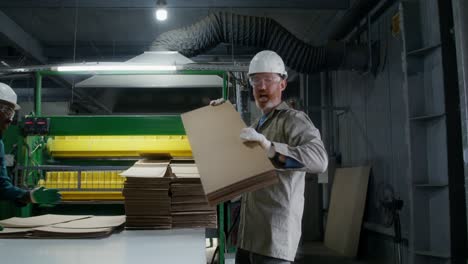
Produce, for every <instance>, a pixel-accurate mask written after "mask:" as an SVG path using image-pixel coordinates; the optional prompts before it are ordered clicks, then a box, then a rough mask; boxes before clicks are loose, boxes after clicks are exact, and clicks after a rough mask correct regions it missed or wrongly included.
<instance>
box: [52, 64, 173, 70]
mask: <svg viewBox="0 0 468 264" xmlns="http://www.w3.org/2000/svg"><path fill="white" fill-rule="evenodd" d="M175 70H176V66H175V65H79V66H58V67H57V71H59V72H83V71H91V72H93V71H175Z"/></svg>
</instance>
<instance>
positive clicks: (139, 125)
mask: <svg viewBox="0 0 468 264" xmlns="http://www.w3.org/2000/svg"><path fill="white" fill-rule="evenodd" d="M65 74H74V75H157V74H177V75H179V74H182V75H216V76H220V77H222V78H223V87H222V97H223V98H227V89H228V88H227V87H228V80H227V76H228V75H227V72H225V71H213V70H178V71H177V72H175V73H174V72H164V71H159V70H145V71H137V72H134V71H132V72H128V71H111V72H108V71H106V72H96V71H93V72H91V71H79V72H78V71H77V72H73V71H72V72H59V71H56V70H50V69H47V70H43V69H40V70H37V71H36V72H35V77H36V88H35V109H34V110H35V114H34V115H33V116H28V117H26V118H25V119H24V120H22V121H21V122H20V124H19V127H11V128H10V129H11V131H10V134H11V135H10V137H9V139H8V142H11V141H12V140H13V141H14V138H15V137H17V139H16V140H17V142H18V143H17V153H16V154H17V166H16V168H17V169H16V171H15V172H14V174H15V177H16V182H18V183H19V185H22V186H25V187H28V188H34V187H37V186H39V185H42V186H45V187H49V188H58V189H60V190H61V193H62V196H63V198H64V201H63V203H61V204H59V205H57V206H56V207H53V208H35V207H33V206H31V205H29V206H26V207H24V208H21V209H20V212H19V213H18V215H21V216H30V215H34V214H35V213H36V212H37V211H38V210H39V211H40V212H41V213H43V212H56V213H57V212H60V213H64V212H72V213H74V212H76V213H83V211H81V210H89V209H90V208H92V209H91V210H98V211H99V212H100V213H103V212H104V213H109V212H111V213H112V212H113V213H123V202H122V199H121V188H122V182H118V180H117V179H116V175H117V174H118V172H119V171H122V170H125V169H126V168H128V167H130V166H131V165H132V164H133V163H134V162H135V161H136V160H137V158H124V159H122V158H118V156H119V153H120V152H119V151H122V150H117V152H113V153H114V154H109V153H110V152H105V153H104V154H103V152H99V153H98V154H96V156H95V157H89V156H88V157H86V158H85V157H80V156H79V155H78V157H79V158H70V157H73V155H74V153H75V154H76V153H77V152H73V151H75V150H74V149H73V147H75V148H79V147H80V146H81V145H83V144H89V145H90V146H93V147H96V148H99V146H100V145H102V143H103V141H105V140H110V142H107V143H106V144H107V145H106V146H109V149H111V146H114V145H115V144H114V143H115V142H122V140H127V141H125V144H127V145H135V144H136V143H135V144H134V142H130V143H129V141H128V140H139V141H138V142H139V143H140V144H141V143H142V142H141V140H143V142H144V140H147V142H148V140H149V141H151V142H152V141H158V140H163V141H164V142H165V143H167V144H169V145H168V146H169V147H170V146H180V145H181V144H182V145H183V144H187V139H186V136H185V130H184V128H183V124H182V121H181V118H180V116H179V115H137V116H135V115H132V116H122V115H118V116H111V115H109V116H50V117H47V116H42V115H41V112H42V101H41V90H42V78H43V77H44V76H51V75H65ZM109 138H110V139H109ZM129 138H130V139H129ZM68 139H73V140H68ZM100 139H105V140H100ZM60 140H62V141H60ZM77 140H78V141H77ZM80 140H84V141H80ZM112 140H114V141H112ZM119 140H120V141H119ZM70 142H72V144H74V145H69V144H70ZM90 142H92V143H90ZM113 142H114V143H113ZM59 143H60V144H62V145H59ZM54 144H55V145H54ZM67 144H68V145H67ZM125 144H122V145H125ZM171 144H173V145H171ZM174 144H175V145H174ZM144 145H145V146H146V145H148V144H144ZM57 146H58V147H57ZM60 146H61V147H64V146H65V148H68V150H70V151H68V152H60V151H57V153H60V154H57V155H54V154H53V153H52V154H51V148H52V147H57V149H59V147H60ZM70 146H71V147H70ZM7 151H8V143H7ZM97 151H99V150H97ZM101 151H102V149H101ZM112 151H114V150H112ZM178 151H182V152H183V150H180V149H178ZM182 152H181V153H182ZM115 153H117V154H115ZM108 154H109V156H108V158H103V156H106V155H108ZM140 154H141V153H140ZM67 155H69V156H67ZM181 155H183V154H181ZM93 175H94V176H93ZM96 175H97V176H96ZM93 177H97V179H99V180H98V181H90V179H91V178H93ZM86 179H87V180H88V181H87V182H86ZM102 179H104V180H106V179H110V181H108V182H107V183H108V185H101V183H102V182H101V180H102ZM54 184H55V185H54ZM77 208H78V209H77ZM83 208H84V209H83ZM217 209H218V229H217V230H216V232H215V235H214V237H217V238H218V241H219V242H218V243H219V259H220V262H219V263H224V253H225V251H226V237H225V234H226V233H227V232H226V231H227V227H228V226H230V223H229V222H230V217H227V223H226V222H225V219H226V215H225V213H226V209H227V210H229V209H228V208H227V207H226V205H225V204H220V205H218V208H217ZM109 210H110V211H109ZM99 212H89V211H86V213H96V214H99ZM231 250H232V249H231Z"/></svg>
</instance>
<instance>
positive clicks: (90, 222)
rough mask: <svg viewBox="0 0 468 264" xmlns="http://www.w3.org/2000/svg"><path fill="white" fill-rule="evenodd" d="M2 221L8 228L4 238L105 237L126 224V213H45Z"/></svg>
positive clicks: (3, 234)
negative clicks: (101, 214) (116, 214)
mask: <svg viewBox="0 0 468 264" xmlns="http://www.w3.org/2000/svg"><path fill="white" fill-rule="evenodd" d="M1 222H2V224H6V225H7V226H8V227H7V228H5V229H4V230H3V231H0V238H101V237H105V236H109V235H110V234H112V232H113V231H114V230H115V229H117V228H118V227H120V226H122V225H123V224H124V223H125V216H123V215H119V216H92V215H41V216H33V217H25V218H20V217H12V218H9V219H6V220H3V221H1ZM20 226H22V227H23V228H20ZM26 226H28V227H27V228H25V227H26Z"/></svg>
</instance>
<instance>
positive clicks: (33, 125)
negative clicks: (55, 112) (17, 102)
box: [23, 117, 50, 136]
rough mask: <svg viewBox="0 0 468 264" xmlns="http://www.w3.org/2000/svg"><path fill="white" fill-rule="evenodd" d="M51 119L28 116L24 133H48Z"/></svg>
mask: <svg viewBox="0 0 468 264" xmlns="http://www.w3.org/2000/svg"><path fill="white" fill-rule="evenodd" d="M49 126H50V119H49V118H45V117H27V118H25V119H24V123H23V135H25V136H32V135H47V134H48V133H49Z"/></svg>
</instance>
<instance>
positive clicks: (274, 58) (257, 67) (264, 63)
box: [248, 50, 288, 78]
mask: <svg viewBox="0 0 468 264" xmlns="http://www.w3.org/2000/svg"><path fill="white" fill-rule="evenodd" d="M260 72H273V73H278V74H280V75H282V76H283V77H284V78H286V77H288V73H287V72H286V69H285V67H284V62H283V60H282V59H281V57H280V56H279V55H278V54H276V52H274V51H271V50H264V51H260V52H259V53H257V54H255V56H254V57H253V59H252V60H251V61H250V65H249V73H248V74H249V75H251V74H255V73H260Z"/></svg>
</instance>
